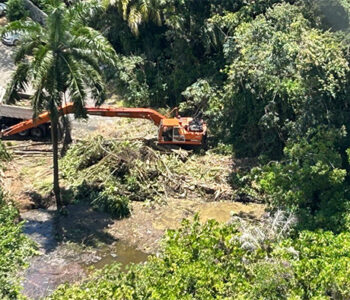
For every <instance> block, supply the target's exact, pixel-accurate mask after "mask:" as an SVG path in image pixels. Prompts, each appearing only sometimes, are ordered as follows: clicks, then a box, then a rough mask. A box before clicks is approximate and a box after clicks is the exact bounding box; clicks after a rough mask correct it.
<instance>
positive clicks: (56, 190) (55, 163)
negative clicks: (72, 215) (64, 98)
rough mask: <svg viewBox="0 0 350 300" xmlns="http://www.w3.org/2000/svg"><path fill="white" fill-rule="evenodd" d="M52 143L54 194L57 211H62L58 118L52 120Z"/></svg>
mask: <svg viewBox="0 0 350 300" xmlns="http://www.w3.org/2000/svg"><path fill="white" fill-rule="evenodd" d="M51 141H52V152H53V192H54V194H55V199H56V204H57V210H60V209H61V208H62V199H61V191H60V185H59V177H58V176H59V174H58V136H57V117H56V116H55V117H52V118H51Z"/></svg>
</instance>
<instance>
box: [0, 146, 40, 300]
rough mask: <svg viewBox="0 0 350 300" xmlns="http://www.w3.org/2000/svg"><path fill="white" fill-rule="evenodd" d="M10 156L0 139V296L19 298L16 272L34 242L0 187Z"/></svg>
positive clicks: (31, 252) (2, 297)
mask: <svg viewBox="0 0 350 300" xmlns="http://www.w3.org/2000/svg"><path fill="white" fill-rule="evenodd" d="M9 158H10V156H9V154H8V152H7V151H6V149H5V147H4V145H3V144H2V143H1V141H0V241H1V242H0V298H1V299H20V298H21V294H20V287H19V280H18V274H16V272H19V270H20V268H23V267H24V266H25V264H26V258H27V257H28V256H30V255H33V254H34V248H33V246H34V244H33V242H31V241H30V240H29V239H28V238H27V237H26V236H25V235H24V234H23V233H22V231H21V229H22V225H23V223H20V222H18V217H19V215H18V211H17V209H16V208H15V207H14V206H13V205H12V204H11V202H9V201H8V200H7V199H6V197H5V194H4V191H3V190H2V188H1V176H2V166H1V163H2V162H3V161H6V160H8V159H9Z"/></svg>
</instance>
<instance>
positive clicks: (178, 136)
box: [0, 103, 207, 145]
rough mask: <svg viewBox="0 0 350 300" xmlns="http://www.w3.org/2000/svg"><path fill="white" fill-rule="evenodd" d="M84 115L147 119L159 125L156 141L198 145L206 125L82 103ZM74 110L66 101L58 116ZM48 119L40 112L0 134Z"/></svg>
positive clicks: (149, 111)
mask: <svg viewBox="0 0 350 300" xmlns="http://www.w3.org/2000/svg"><path fill="white" fill-rule="evenodd" d="M85 109H86V113H87V114H88V115H96V116H103V117H121V118H138V119H148V120H150V121H152V122H153V123H154V124H155V125H156V126H158V127H159V132H158V142H159V143H160V144H178V145H181V144H188V145H201V144H202V142H203V141H204V139H205V137H206V130H207V127H206V124H205V123H204V122H203V121H202V120H198V119H193V118H181V117H176V118H167V117H165V116H163V115H162V114H160V113H158V112H157V111H155V110H153V109H150V108H126V107H120V108H115V107H93V106H91V107H90V106H86V107H85ZM71 113H74V104H73V103H68V104H66V105H64V106H62V107H60V108H59V114H60V115H67V114H71ZM48 122H50V113H49V112H43V113H41V114H39V116H38V117H37V118H34V119H29V120H26V121H23V122H20V123H18V124H16V125H13V126H11V127H8V128H6V129H4V130H2V131H1V133H0V137H6V136H10V135H14V134H17V133H20V132H23V131H26V130H29V129H32V128H34V127H37V126H39V125H42V124H45V123H48Z"/></svg>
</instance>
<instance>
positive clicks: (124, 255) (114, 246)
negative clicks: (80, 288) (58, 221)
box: [21, 208, 148, 299]
mask: <svg viewBox="0 0 350 300" xmlns="http://www.w3.org/2000/svg"><path fill="white" fill-rule="evenodd" d="M54 214H55V210H54V209H50V208H49V209H34V210H30V211H27V212H24V213H22V214H21V217H22V219H24V220H25V221H26V222H25V225H24V228H23V231H24V233H25V234H27V235H28V236H29V237H30V238H32V239H33V240H34V241H35V242H36V243H37V244H38V247H39V249H38V251H39V255H37V256H35V257H33V258H32V259H31V260H30V262H29V267H28V268H27V269H26V270H25V271H23V273H22V274H21V276H22V278H23V279H22V287H23V290H22V292H23V294H24V295H25V296H27V297H28V298H30V299H40V298H42V297H45V296H48V295H50V294H51V293H52V292H53V291H54V290H55V289H56V288H57V286H58V285H60V284H63V283H65V282H69V283H72V282H76V281H79V280H82V279H84V278H86V277H87V276H88V274H89V273H91V270H93V269H100V268H103V267H104V266H105V265H107V264H111V263H113V262H119V263H121V270H123V271H124V270H125V268H126V266H127V265H128V264H130V263H140V262H144V261H146V260H147V256H148V255H147V254H146V253H143V252H141V251H139V250H136V249H135V248H133V247H131V246H129V245H128V244H127V243H125V242H123V241H120V240H117V241H114V242H112V243H110V244H99V245H98V246H94V247H91V246H89V247H86V246H82V245H81V244H79V243H75V242H71V241H67V242H64V243H57V241H56V239H55V230H54V229H55V221H54Z"/></svg>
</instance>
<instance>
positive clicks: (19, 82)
mask: <svg viewBox="0 0 350 300" xmlns="http://www.w3.org/2000/svg"><path fill="white" fill-rule="evenodd" d="M29 69H30V65H29V64H28V63H26V62H22V63H20V64H19V65H18V66H17V69H16V71H15V72H14V73H13V75H12V78H11V82H10V84H9V85H8V87H7V90H6V95H5V99H7V102H8V103H14V102H16V101H18V100H20V99H21V97H20V96H19V92H24V91H25V90H26V89H27V87H28V82H29V78H28V77H29V76H28V75H29V74H28V71H29Z"/></svg>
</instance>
